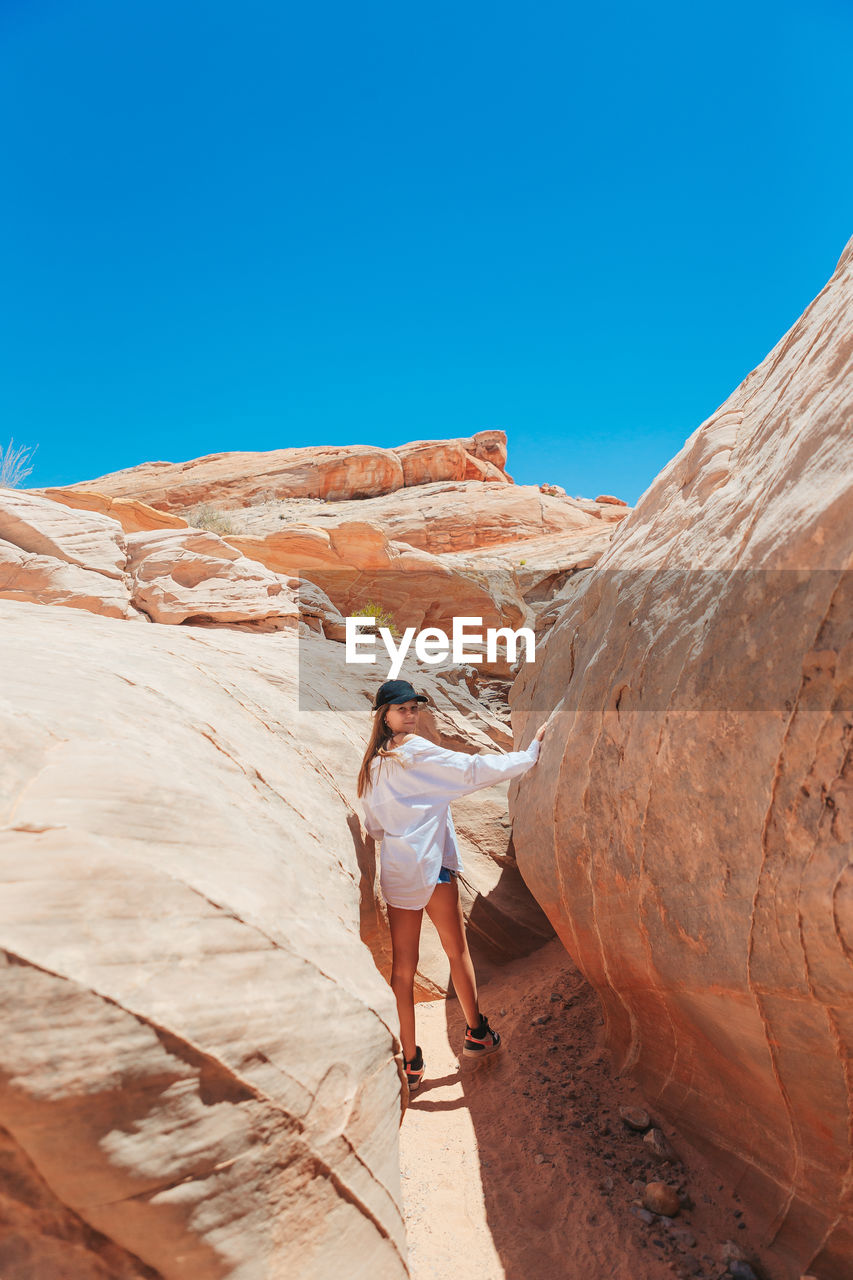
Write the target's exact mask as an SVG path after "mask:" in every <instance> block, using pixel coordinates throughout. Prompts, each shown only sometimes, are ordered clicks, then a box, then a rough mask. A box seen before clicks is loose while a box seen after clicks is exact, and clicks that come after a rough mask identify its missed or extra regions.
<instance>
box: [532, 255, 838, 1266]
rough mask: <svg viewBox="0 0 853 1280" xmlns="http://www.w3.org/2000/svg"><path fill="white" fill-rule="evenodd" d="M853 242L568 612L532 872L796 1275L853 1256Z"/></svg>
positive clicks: (651, 1090)
mask: <svg viewBox="0 0 853 1280" xmlns="http://www.w3.org/2000/svg"><path fill="white" fill-rule="evenodd" d="M851 359H853V242H851V245H850V246H848V248H847V250H846V251H845V254H844V256H843V257H842V259H841V261H840V263H839V265H838V268H837V270H836V272H835V274H834V275H833V277H832V278H831V280H830V281H829V283H828V284H827V286H826V287H825V288H824V290H823V291H822V292H821V293H820V295H819V296H818V297H817V298H816V299H815V301H814V302H813V303H812V304H811V306H810V307H809V308H808V309H807V310H806V312H805V313H804V314H803V316H802V317H801V318H800V320H799V321H798V322H797V323H796V324H795V325H794V327H793V328H792V329H791V330H790V332H789V333H787V334H786V335H785V337H784V338H783V339H782V340H781V341H780V342H779V344H778V345H777V346H776V347H775V348H774V350H773V351H772V352H771V353H770V354H769V355H768V356H767V358H766V359H765V360H764V361H763V363H762V364H761V365H760V366H759V367H758V368H757V369H756V370H755V371H754V372H753V373H751V374H750V375H749V377H748V378H747V379H746V380H745V381H744V382H743V384H742V385H741V386H740V387H738V389H737V390H736V391H735V392H734V394H733V395H732V396H731V397H730V399H729V400H728V401H726V403H725V404H724V405H722V406H721V408H720V409H719V410H718V411H717V412H716V413H715V414H714V415H713V416H712V417H711V418H710V419H708V421H707V422H705V423H703V424H702V425H701V426H700V427H699V428H698V429H697V430H696V431H695V432H694V433H693V435H692V436H691V437H690V438H689V439H688V440H687V442H686V444H685V446H684V448H683V449H682V450H681V452H680V453H679V454H678V455H677V456H676V457H675V458H674V459H673V460H672V461H671V462H670V463H669V465H668V466H667V467H666V468H665V469H664V470H663V471H662V472H661V474H660V475H659V476H658V477H657V479H656V480H655V482H654V483H653V484H652V486H651V487H650V488H649V490H647V492H646V493H645V494H644V495H643V497H642V499H641V500H640V502H639V504H638V505H637V507H636V508H635V509H634V511H633V512H632V513H631V515H630V516H629V518H628V519H627V520H626V521H625V522H624V523H623V524H622V525H620V526H619V527H618V529H617V533H616V536H615V537H614V539H613V540H612V542H611V543H610V545H609V547H608V549H607V550H606V551H605V552H604V554H603V555H602V556H601V557H600V558H599V560H598V562H597V564H596V565H595V567H594V568H593V569H592V570H591V571H590V572H589V573H588V574H586V575H584V576H583V578H582V579H581V580H578V581H576V582H575V583H574V584H571V585H572V589H571V590H569V591H567V593H566V598H565V601H564V602H563V604H562V605H561V606H560V607H559V608H558V610H557V619H556V621H555V623H554V625H553V627H552V628H551V630H550V632H549V633H548V636H547V639H546V640H545V643H544V645H543V648H542V650H541V656H540V660H539V661H538V663H537V664H536V666H535V668H523V669H522V671H521V673H520V675H519V679H518V681H517V683H516V685H515V686H514V688H513V693H512V699H513V707H514V710H515V711H516V712H523V713H525V715H529V714H530V713H531V711H535V714H536V716H537V717H538V716H544V715H546V714H548V713H549V712H551V711H552V709H553V712H554V715H553V720H552V723H551V728H550V730H549V733H548V735H547V736H546V739H545V743H544V747H543V752H542V756H541V759H540V762H539V765H538V767H537V770H536V771H535V775H534V776H533V777H532V779H531V781H530V782H529V784H528V786H527V788H526V791H525V796H526V804H525V807H524V808H523V809H522V810H519V811H518V812H516V813H515V828H514V829H515V840H516V846H517V849H518V856H519V865H520V867H521V869H522V872H523V874H524V877H525V879H526V881H527V883H528V885H529V886H530V887H531V888H532V890H533V892H534V895H535V896H536V898H537V899H538V901H539V902H540V904H541V905H542V906H543V907H544V909H545V911H546V913H547V914H548V916H549V918H550V919H551V921H552V923H553V924H554V926H555V928H556V929H557V931H558V933H559V935H560V937H561V938H562V939H563V941H564V943H565V945H566V947H567V949H568V950H569V952H570V953H571V954H572V956H573V957H574V958H575V960H576V961H577V962H578V964H579V965H580V967H581V968H582V970H583V971H584V973H585V974H586V976H587V977H588V978H589V979H590V980H591V981H592V983H593V984H594V985H595V987H596V988H597V990H598V992H599V994H600V996H601V1000H602V1003H603V1006H604V1010H605V1014H606V1035H607V1040H608V1043H609V1045H610V1048H611V1050H612V1052H613V1055H614V1058H615V1060H616V1062H617V1064H618V1065H619V1067H620V1068H622V1069H624V1070H628V1071H630V1072H632V1073H634V1074H635V1076H636V1077H637V1079H638V1080H639V1081H640V1083H641V1085H642V1088H643V1090H644V1093H645V1096H646V1098H647V1099H648V1101H649V1103H650V1104H652V1105H653V1106H654V1107H655V1108H658V1109H659V1110H660V1111H661V1112H662V1113H663V1114H664V1115H665V1116H666V1117H667V1118H668V1119H669V1120H670V1121H671V1122H672V1123H673V1124H674V1125H675V1126H676V1127H677V1129H678V1130H680V1131H681V1132H682V1133H684V1134H686V1135H687V1136H689V1137H690V1138H691V1139H692V1140H693V1141H695V1142H696V1143H698V1144H701V1145H702V1146H703V1147H704V1148H705V1150H706V1151H707V1152H708V1153H709V1154H711V1156H712V1157H713V1158H714V1159H715V1160H716V1161H718V1162H719V1163H720V1165H721V1166H722V1167H724V1168H725V1169H726V1170H727V1172H728V1173H729V1174H730V1175H732V1176H733V1177H734V1178H735V1179H736V1185H737V1187H738V1189H739V1191H740V1193H741V1196H742V1197H743V1199H744V1200H745V1201H746V1203H747V1204H748V1205H749V1206H750V1208H751V1209H752V1210H753V1211H754V1212H755V1213H756V1214H757V1215H758V1216H759V1218H760V1220H761V1221H763V1223H764V1226H765V1231H766V1238H767V1241H768V1242H772V1245H773V1252H774V1256H775V1257H776V1258H777V1260H778V1264H779V1266H780V1268H781V1269H780V1272H779V1274H780V1275H785V1276H786V1277H798V1276H799V1275H800V1273H801V1271H809V1272H813V1273H814V1274H815V1275H817V1276H820V1277H821V1280H843V1278H844V1277H846V1276H848V1275H849V1274H850V1260H851V1258H853V1177H851V1149H850V1132H851V1117H853V1110H851V1052H853V874H851V862H853V859H852V858H851V854H853V839H852V838H851V837H853V772H851V770H853V764H852V763H851V756H853V573H851V569H853V435H851V431H850V423H851V420H853V365H851Z"/></svg>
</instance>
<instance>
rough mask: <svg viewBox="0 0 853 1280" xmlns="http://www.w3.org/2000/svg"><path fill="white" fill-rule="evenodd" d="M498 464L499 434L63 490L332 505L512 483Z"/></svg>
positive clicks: (204, 461) (179, 501) (282, 453)
mask: <svg viewBox="0 0 853 1280" xmlns="http://www.w3.org/2000/svg"><path fill="white" fill-rule="evenodd" d="M505 464H506V435H505V433H504V432H503V431H480V432H477V434H476V435H473V436H471V437H469V438H468V439H464V440H439V441H435V440H431V441H414V442H412V443H410V444H405V445H400V446H399V448H397V449H377V448H373V447H372V446H370V445H359V444H356V445H347V446H343V447H340V448H335V447H333V446H327V447H321V448H317V447H311V448H304V449H273V450H269V451H267V452H265V453H214V454H210V455H208V456H207V457H204V458H193V459H191V460H190V461H188V462H180V463H172V462H146V463H143V464H142V465H141V466H138V467H128V468H126V469H125V470H123V471H114V472H112V473H111V474H110V475H106V476H99V477H98V478H97V479H96V480H87V481H82V482H81V483H80V484H77V485H70V486H68V488H70V489H72V490H74V489H83V490H87V491H92V490H94V491H95V492H97V493H99V494H103V495H105V496H108V497H111V498H132V499H136V500H139V501H142V502H145V503H149V504H150V505H151V506H153V507H157V508H158V509H159V510H161V511H169V512H183V511H185V510H186V509H187V508H189V507H192V506H194V505H196V504H198V503H201V502H214V503H222V504H224V505H226V506H231V507H240V506H245V505H246V504H248V503H250V502H251V501H253V500H255V499H257V498H258V497H261V496H269V497H278V498H292V497H314V498H323V499H326V500H327V501H333V502H335V501H340V500H344V499H347V498H366V497H372V496H374V495H376V494H381V493H391V492H393V491H394V490H396V489H401V488H403V486H404V485H410V484H424V483H429V482H431V481H434V480H467V479H474V480H479V481H492V482H498V483H501V484H511V483H512V477H511V476H507V475H506V474H505V471H504V466H505Z"/></svg>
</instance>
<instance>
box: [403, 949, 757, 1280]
mask: <svg viewBox="0 0 853 1280" xmlns="http://www.w3.org/2000/svg"><path fill="white" fill-rule="evenodd" d="M480 1004H481V1008H482V1009H483V1011H484V1012H485V1013H486V1014H487V1015H488V1017H489V1018H490V1020H491V1022H492V1025H493V1026H495V1027H497V1028H498V1030H500V1032H501V1035H502V1037H503V1042H504V1043H503V1047H502V1049H501V1050H500V1051H499V1052H498V1053H497V1054H495V1055H494V1057H491V1058H489V1059H486V1060H485V1061H482V1062H478V1061H474V1062H472V1061H471V1060H470V1059H468V1058H464V1057H462V1054H461V1042H462V1036H463V1033H464V1018H463V1015H462V1013H461V1010H460V1008H459V1005H458V1002H457V1001H456V1000H455V999H450V1000H449V1001H446V1002H445V1001H444V1000H438V1001H432V1002H428V1003H421V1004H419V1005H418V1006H417V1037H418V1043H419V1044H420V1045H421V1046H422V1048H423V1052H424V1058H425V1061H426V1075H425V1078H424V1082H423V1084H422V1085H421V1088H420V1089H419V1090H418V1091H417V1092H416V1093H415V1094H414V1096H413V1098H412V1101H411V1104H410V1106H409V1108H408V1110H407V1111H406V1114H405V1116H404V1117H403V1123H402V1127H401V1131H400V1146H401V1167H402V1180H403V1207H404V1214H405V1219H406V1229H407V1235H408V1243H409V1265H410V1269H411V1275H412V1280H458V1277H459V1276H460V1275H464V1274H476V1275H477V1276H478V1277H479V1278H480V1280H532V1278H533V1277H535V1280H575V1278H576V1277H577V1280H581V1277H583V1280H661V1277H665V1276H671V1275H675V1276H696V1277H707V1278H709V1280H710V1278H711V1277H715V1278H716V1277H719V1276H721V1275H723V1274H724V1272H725V1271H726V1265H727V1264H726V1257H727V1256H732V1254H733V1250H732V1246H734V1251H735V1252H734V1256H744V1257H746V1258H751V1259H753V1260H756V1259H758V1260H761V1259H762V1258H763V1251H762V1250H761V1248H760V1245H759V1242H758V1238H757V1234H756V1235H754V1234H753V1232H752V1231H751V1229H750V1223H749V1221H748V1218H747V1215H746V1214H745V1213H744V1212H743V1211H742V1209H741V1206H740V1203H739V1200H738V1197H737V1194H736V1191H735V1190H734V1189H733V1188H732V1187H731V1186H730V1185H723V1184H721V1181H720V1179H719V1177H717V1176H715V1175H714V1173H713V1172H712V1171H711V1170H710V1169H709V1167H708V1165H707V1164H706V1162H705V1161H704V1159H703V1158H702V1157H701V1156H700V1155H699V1154H698V1153H697V1152H696V1151H695V1150H694V1149H693V1148H691V1147H690V1146H688V1144H687V1143H686V1142H685V1141H683V1140H682V1139H681V1138H680V1136H679V1135H678V1134H677V1133H676V1132H675V1131H674V1130H673V1129H672V1128H671V1126H667V1125H664V1126H663V1132H664V1135H665V1136H666V1138H667V1139H668V1140H669V1141H670V1142H671V1143H672V1147H673V1148H674V1151H675V1153H676V1155H677V1157H679V1159H678V1161H677V1162H676V1163H675V1164H674V1165H673V1164H662V1163H661V1162H660V1161H659V1160H658V1159H657V1158H656V1157H655V1156H654V1155H653V1154H652V1152H651V1151H650V1148H649V1146H648V1144H646V1143H644V1141H643V1134H642V1133H641V1132H638V1131H634V1130H631V1129H629V1128H628V1127H627V1126H626V1125H625V1124H624V1122H623V1121H622V1119H621V1118H620V1113H619V1108H620V1106H621V1107H627V1106H630V1107H635V1108H636V1107H643V1106H645V1103H644V1100H643V1098H642V1097H641V1096H640V1093H639V1090H638V1088H637V1086H635V1085H633V1084H632V1083H631V1082H630V1081H629V1080H628V1079H627V1078H621V1079H620V1078H614V1077H613V1076H612V1074H611V1073H610V1070H609V1068H608V1065H607V1060H606V1057H605V1056H604V1055H603V1053H602V1051H601V1049H600V1039H601V1017H600V1011H599V1005H598V1001H597V999H596V996H595V993H594V992H593V990H592V989H591V988H590V987H589V985H588V984H587V983H586V982H585V980H584V979H583V977H582V976H581V975H580V973H579V972H578V971H577V969H576V968H575V967H574V965H573V964H572V962H571V960H570V958H569V957H568V956H567V954H566V952H565V951H564V950H563V948H562V946H561V944H560V943H559V942H558V941H556V940H555V941H553V942H550V943H548V944H547V945H546V946H545V947H543V948H542V949H541V950H539V951H537V952H535V953H534V954H532V955H530V956H528V957H525V958H524V959H521V960H516V961H514V962H513V963H511V964H509V965H507V966H506V967H505V968H504V969H502V970H501V971H500V973H499V974H498V975H496V976H495V977H493V978H492V980H491V981H490V982H489V983H487V984H486V985H484V986H482V987H481V999H480ZM647 1110H648V1111H649V1115H650V1116H651V1118H652V1122H653V1123H655V1122H656V1121H658V1120H659V1119H660V1117H658V1116H656V1115H655V1113H654V1109H653V1108H647ZM653 1181H662V1182H666V1183H668V1184H670V1185H672V1186H674V1187H675V1188H676V1189H677V1190H679V1191H681V1192H682V1193H686V1195H687V1196H689V1202H685V1203H683V1204H682V1207H681V1208H680V1209H679V1212H678V1214H677V1216H676V1217H674V1218H672V1219H669V1218H666V1217H663V1216H654V1217H652V1215H650V1214H648V1212H647V1211H642V1212H640V1213H638V1212H637V1210H638V1209H639V1208H640V1205H639V1202H640V1201H641V1199H642V1188H643V1185H644V1184H645V1183H647V1182H653ZM632 1184H636V1185H632ZM635 1202H636V1203H635ZM644 1216H645V1218H647V1219H648V1218H651V1221H645V1220H644ZM727 1242H729V1244H728V1246H727ZM737 1250H739V1251H740V1255H738V1253H737V1252H736V1251H737ZM763 1265H764V1267H765V1274H766V1275H767V1276H768V1277H773V1276H774V1274H775V1273H774V1271H773V1269H772V1265H771V1266H767V1264H766V1262H764V1263H763Z"/></svg>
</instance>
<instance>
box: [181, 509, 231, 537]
mask: <svg viewBox="0 0 853 1280" xmlns="http://www.w3.org/2000/svg"><path fill="white" fill-rule="evenodd" d="M186 521H187V524H190V525H192V526H193V528H194V529H207V531H208V533H218V534H219V535H220V536H221V535H222V534H225V533H239V532H240V530H239V529H238V528H237V526H236V525H235V524H234V522H233V520H232V519H231V517H230V516H229V514H228V512H227V511H220V510H219V508H218V507H215V506H214V505H213V503H212V502H200V503H199V504H198V505H197V506H195V507H191V508H190V510H189V511H188V512H187V514H186Z"/></svg>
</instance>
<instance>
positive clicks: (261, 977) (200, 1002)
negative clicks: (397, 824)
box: [0, 601, 406, 1280]
mask: <svg viewBox="0 0 853 1280" xmlns="http://www.w3.org/2000/svg"><path fill="white" fill-rule="evenodd" d="M0 624H2V625H0V665H1V666H2V669H3V670H4V671H10V670H11V671H14V672H15V679H14V681H10V682H4V685H3V689H2V693H0V732H2V735H3V737H4V739H5V740H6V741H7V742H8V741H14V742H15V743H16V750H15V751H14V752H5V753H4V754H3V756H2V758H0V771H1V772H0V879H1V880H2V893H0V932H1V933H2V947H3V951H2V956H3V961H2V972H3V981H2V983H0V1002H2V1017H3V1028H4V1031H3V1036H2V1038H0V1124H2V1125H3V1126H4V1127H5V1128H6V1129H7V1130H8V1132H9V1134H10V1135H11V1136H12V1139H13V1141H14V1143H15V1144H16V1146H17V1147H18V1148H20V1150H21V1151H22V1152H24V1153H25V1154H26V1157H27V1159H28V1160H29V1161H31V1162H32V1164H33V1166H34V1167H35V1168H36V1169H37V1171H38V1174H39V1176H40V1177H41V1178H42V1179H43V1180H44V1182H45V1183H46V1184H47V1186H48V1187H49V1188H50V1190H51V1192H52V1194H53V1195H54V1196H56V1197H57V1198H58V1199H59V1200H60V1201H61V1203H62V1204H63V1205H64V1206H66V1207H67V1208H68V1210H69V1211H71V1212H72V1213H75V1214H76V1215H77V1216H78V1217H79V1218H80V1219H82V1220H83V1221H84V1222H86V1223H88V1224H90V1225H91V1226H92V1227H94V1228H95V1229H96V1230H97V1231H99V1232H101V1233H102V1234H103V1236H105V1237H107V1239H108V1240H110V1241H112V1242H114V1243H115V1244H116V1245H117V1246H118V1247H120V1248H121V1249H122V1250H124V1251H126V1252H127V1253H129V1254H132V1255H134V1256H135V1257H138V1258H139V1259H140V1260H142V1261H143V1262H144V1263H145V1264H146V1265H147V1266H149V1267H152V1268H154V1269H155V1271H156V1272H157V1273H158V1274H159V1275H161V1276H163V1277H175V1278H176V1280H185V1278H186V1277H187V1276H190V1275H191V1276H192V1277H193V1280H204V1278H205V1277H217V1280H219V1277H221V1276H223V1275H228V1276H229V1277H240V1278H241V1280H250V1278H251V1280H254V1278H255V1277H257V1278H258V1280H275V1277H281V1278H282V1280H285V1278H286V1280H290V1278H291V1277H293V1276H295V1275H307V1274H310V1270H311V1267H313V1266H315V1265H317V1259H321V1260H322V1261H321V1263H320V1265H321V1268H323V1269H324V1270H322V1271H321V1273H322V1274H330V1275H331V1274H345V1275H347V1276H358V1277H365V1278H368V1277H369V1278H370V1280H373V1277H375V1276H377V1275H382V1276H389V1277H395V1276H400V1277H403V1276H405V1274H406V1267H405V1239H404V1232H403V1227H402V1222H401V1218H400V1211H399V1193H400V1185H399V1170H398V1162H397V1161H398V1157H397V1135H398V1126H399V1121H400V1114H401V1076H400V1070H399V1045H398V1043H397V1038H396V1032H395V1030H394V1022H395V1017H396V1008H395V1005H394V1001H393V996H392V994H391V992H390V990H389V988H388V987H387V986H386V984H385V983H384V982H383V981H382V979H381V977H380V975H379V973H378V972H377V970H376V967H375V965H374V963H373V960H372V958H371V956H370V953H369V952H368V950H367V948H365V947H364V946H363V945H362V944H361V942H360V941H359V923H360V921H359V914H360V911H359V886H360V883H361V878H362V877H361V873H360V871H359V866H358V854H359V847H360V840H361V835H360V828H359V823H358V820H357V818H356V817H355V814H354V812H353V809H352V807H351V805H350V803H349V801H348V800H347V798H346V796H345V794H344V793H343V792H342V789H341V785H340V782H339V781H338V778H337V776H336V774H335V772H334V770H333V768H330V762H329V760H328V759H327V758H324V747H323V744H324V741H326V740H327V739H328V740H334V741H335V743H336V744H338V745H337V750H338V752H342V751H344V750H345V749H346V753H347V756H348V759H349V763H350V766H351V765H352V758H353V757H354V756H355V755H356V754H357V753H358V734H357V733H356V732H355V731H354V730H353V729H352V727H351V726H349V725H348V724H347V719H346V716H345V715H344V716H343V717H342V716H340V715H337V714H334V713H332V712H329V711H327V713H326V715H325V717H324V716H322V715H321V714H319V713H318V712H317V711H316V710H315V711H314V712H312V714H311V716H310V717H309V718H301V717H300V714H299V710H298V696H297V683H296V651H297V640H296V638H295V636H293V635H291V634H288V633H278V634H274V635H250V636H247V635H244V634H239V633H237V632H235V631H230V630H227V631H225V630H220V631H209V630H199V629H193V628H186V627H145V628H144V629H143V628H138V627H131V628H128V627H126V626H125V625H124V624H123V623H122V622H121V621H120V620H114V619H109V618H99V617H95V616H92V615H90V614H86V613H83V612H80V611H68V610H59V609H50V608H44V607H42V606H37V605H30V604H23V603H17V602H11V601H0ZM325 647H326V648H327V649H329V650H330V651H331V652H334V653H340V646H337V645H329V644H326V646H325ZM356 705H358V703H356ZM309 725H310V732H309ZM330 1027H334V1028H335V1034H334V1035H329V1034H328V1029H329V1028H330ZM81 1274H85V1272H82V1273H81Z"/></svg>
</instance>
